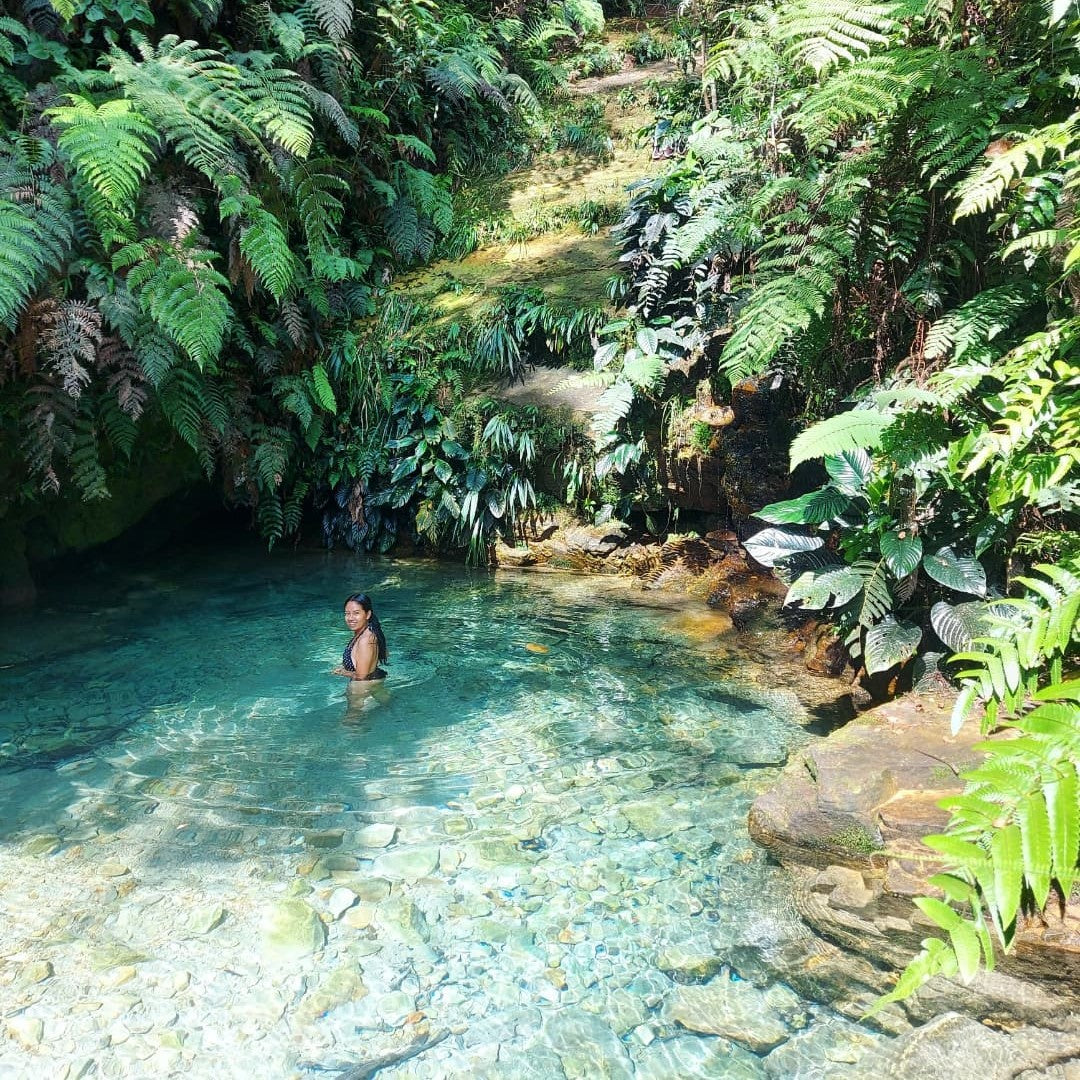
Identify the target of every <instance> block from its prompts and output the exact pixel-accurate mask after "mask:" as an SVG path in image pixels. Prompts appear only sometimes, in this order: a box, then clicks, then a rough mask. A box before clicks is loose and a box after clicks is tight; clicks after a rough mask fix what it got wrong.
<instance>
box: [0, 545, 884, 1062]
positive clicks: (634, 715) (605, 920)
mask: <svg viewBox="0 0 1080 1080" xmlns="http://www.w3.org/2000/svg"><path fill="white" fill-rule="evenodd" d="M360 588H363V589H366V590H368V591H369V592H371V593H372V595H373V596H374V598H375V600H376V605H377V610H378V613H379V615H380V618H381V619H382V621H383V624H384V626H385V628H386V632H387V636H388V638H389V642H390V648H391V662H390V665H389V670H390V673H391V675H390V678H389V680H387V682H386V684H385V685H383V686H381V687H379V688H377V689H376V690H375V692H374V693H372V694H371V695H369V696H367V697H361V698H359V699H353V700H348V699H347V697H346V694H345V689H344V682H343V680H340V679H336V678H334V677H332V676H331V675H330V674H329V670H330V668H331V667H333V666H334V665H335V664H336V663H338V662H339V660H340V655H341V650H342V648H343V647H344V645H345V643H346V641H347V640H348V633H347V631H346V630H345V628H344V625H343V622H342V619H341V613H340V611H341V604H342V601H343V600H344V597H345V596H346V595H347V594H348V593H350V592H353V591H355V590H357V589H360ZM673 603H674V601H672V600H671V599H670V598H662V597H658V596H650V595H647V594H641V593H635V592H633V591H632V590H631V589H630V588H629V586H628V585H627V584H626V583H622V582H618V581H613V580H611V579H588V578H583V577H572V576H562V575H547V574H527V573H525V574H505V575H502V574H500V575H498V576H493V575H490V574H487V573H480V572H469V571H466V570H463V569H461V570H459V569H454V568H452V567H451V568H448V567H446V566H432V565H427V564H423V563H411V562H406V563H401V562H390V561H377V560H371V561H363V560H357V559H355V558H354V557H352V556H346V555H338V554H326V553H299V554H297V553H282V554H279V555H275V556H274V557H269V556H266V555H265V554H263V553H261V552H259V551H258V550H255V549H242V550H233V551H230V552H226V553H224V554H223V553H222V552H221V551H216V552H210V551H208V550H207V551H188V552H187V553H186V554H173V555H170V556H165V557H159V558H158V559H156V560H155V562H154V563H153V564H150V565H148V566H146V567H132V566H128V567H124V568H117V567H110V568H109V569H108V572H107V573H105V572H102V573H101V574H95V575H93V576H90V577H83V578H81V579H78V580H72V581H68V582H54V583H53V586H52V587H51V588H50V590H48V591H46V592H45V594H43V596H42V600H41V603H40V604H39V607H38V609H37V610H36V611H35V612H34V613H33V614H31V615H23V616H21V617H18V618H12V617H5V618H4V620H3V621H2V622H0V642H2V645H0V823H2V824H0V873H2V875H3V880H4V882H5V888H4V891H3V894H2V896H0V916H2V922H0V958H2V959H0V963H2V965H3V966H2V968H0V990H2V991H3V994H4V997H5V999H6V1002H5V1006H4V1016H5V1018H6V1023H7V1032H8V1038H7V1040H5V1041H3V1042H0V1074H2V1075H5V1076H7V1075H12V1076H19V1077H23V1076H25V1077H35V1078H36V1077H42V1076H69V1077H74V1076H140V1077H161V1076H172V1075H176V1076H193V1077H207V1078H214V1080H219V1078H222V1077H232V1076H237V1077H241V1076H243V1077H249V1076H250V1075H251V1071H252V1067H253V1065H254V1066H257V1068H258V1071H257V1074H258V1075H260V1076H265V1077H306V1076H318V1075H322V1076H334V1075H342V1076H348V1075H354V1076H356V1077H359V1076H367V1075H373V1073H372V1072H371V1070H372V1069H373V1068H374V1067H375V1066H376V1065H378V1064H379V1063H380V1062H383V1063H385V1064H384V1065H383V1067H382V1068H381V1070H380V1071H378V1073H377V1075H379V1076H380V1077H432V1078H436V1077H438V1078H441V1077H470V1078H471V1077H487V1076H491V1077H506V1078H516V1077H538V1078H551V1080H560V1078H567V1080H573V1078H576V1077H582V1078H593V1077H632V1076H637V1077H646V1078H656V1080H663V1078H666V1077H671V1078H676V1077H679V1078H681V1077H767V1076H785V1077H790V1076H804V1075H805V1076H807V1077H809V1076H820V1075H825V1073H822V1072H821V1071H820V1067H821V1062H822V1061H825V1060H828V1061H829V1062H830V1063H831V1064H830V1066H829V1067H830V1069H831V1070H832V1071H830V1072H829V1073H828V1075H830V1076H833V1075H836V1076H845V1075H851V1076H855V1075H858V1073H857V1071H852V1072H848V1071H845V1070H847V1069H853V1070H857V1061H858V1059H859V1056H860V1055H861V1053H862V1052H863V1050H864V1049H865V1048H866V1047H868V1046H870V1045H871V1044H872V1043H873V1042H874V1040H875V1039H876V1038H877V1036H875V1035H873V1034H872V1033H870V1032H868V1031H865V1030H864V1029H862V1028H860V1027H858V1026H857V1025H855V1024H852V1023H850V1022H848V1021H845V1020H843V1019H842V1018H840V1017H838V1016H836V1015H834V1014H832V1013H831V1012H830V1011H829V1010H828V1009H827V1008H825V1007H824V1006H822V1005H820V1004H817V1003H814V1002H807V1001H803V1000H801V999H799V998H798V997H797V996H796V995H795V994H794V993H793V992H792V991H791V990H789V989H787V988H786V987H785V986H783V985H782V984H780V983H773V984H771V985H770V984H769V983H768V982H767V978H768V976H767V974H763V973H767V972H768V965H767V964H765V963H763V962H762V963H757V962H755V963H751V964H748V963H747V957H750V956H752V957H756V958H758V959H759V960H760V959H762V958H767V956H768V955H769V954H770V952H772V951H775V950H778V949H781V948H782V947H784V946H785V945H786V944H789V943H790V942H792V941H793V940H797V939H799V938H800V937H803V936H805V934H806V931H805V930H804V929H803V928H802V927H801V926H800V925H799V924H798V922H797V920H796V919H795V917H794V915H793V913H792V912H791V909H790V904H789V902H788V899H787V893H786V891H785V885H786V883H785V880H784V877H783V874H782V872H781V871H780V870H778V869H776V868H772V867H770V866H768V865H767V864H766V862H765V860H764V858H763V856H762V855H761V853H760V852H759V851H757V850H756V849H755V848H754V846H753V844H752V843H751V842H750V841H749V839H748V837H747V835H746V830H745V818H746V812H747V809H748V807H749V804H750V802H751V801H752V799H753V798H754V796H755V795H756V794H757V793H758V792H759V791H760V790H762V788H763V787H764V786H765V785H767V784H768V783H769V782H770V781H771V779H772V778H773V777H774V776H775V772H776V768H777V767H778V766H779V765H780V764H782V763H783V762H784V761H785V760H786V757H787V755H788V753H789V752H790V751H791V750H792V748H794V747H797V746H799V745H801V744H802V743H804V742H805V741H806V740H807V739H808V738H809V737H810V736H809V735H808V734H807V732H806V730H805V726H804V724H805V720H806V717H805V715H804V713H803V710H802V709H801V707H800V706H799V704H798V699H797V698H796V697H795V695H793V694H792V693H791V692H790V691H789V690H785V689H784V688H783V687H780V686H764V687H763V686H762V685H760V679H759V681H758V682H754V681H753V680H751V679H750V678H749V677H748V673H749V672H751V671H756V672H757V674H758V675H759V676H760V673H761V672H762V671H763V670H766V669H767V663H763V662H761V658H760V657H759V658H758V663H757V665H756V668H755V667H754V662H753V658H752V656H751V655H750V654H748V653H747V651H746V650H745V649H742V648H732V647H731V646H728V645H722V643H721V640H720V639H718V638H717V637H716V634H717V633H718V631H719V630H720V628H721V625H722V624H721V623H720V621H719V620H717V621H716V622H715V625H712V624H710V623H709V619H710V618H711V616H709V615H708V614H707V612H705V611H704V610H703V608H702V606H701V605H697V606H696V607H694V608H692V609H680V610H674V611H673V610H672V604H673ZM725 640H726V639H725ZM826 1050H829V1051H830V1052H829V1053H828V1055H827V1056H823V1054H825V1051H826ZM845 1063H847V1064H845ZM350 1068H352V1069H354V1072H353V1073H352V1074H350V1073H349V1072H348V1070H349V1069H350ZM365 1069H366V1070H367V1071H364V1070H365ZM65 1070H66V1071H65ZM342 1070H343V1071H342ZM356 1070H359V1071H356Z"/></svg>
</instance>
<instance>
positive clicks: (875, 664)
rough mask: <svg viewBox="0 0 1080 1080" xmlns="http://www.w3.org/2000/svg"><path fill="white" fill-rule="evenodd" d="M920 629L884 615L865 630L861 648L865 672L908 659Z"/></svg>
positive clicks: (913, 651)
mask: <svg viewBox="0 0 1080 1080" xmlns="http://www.w3.org/2000/svg"><path fill="white" fill-rule="evenodd" d="M920 641H922V631H921V630H920V629H919V628H918V627H917V626H904V625H902V624H901V623H898V622H897V621H896V620H895V619H894V618H893V617H892V616H891V615H888V616H886V617H885V618H884V619H882V620H881V622H879V623H878V624H877V626H871V627H870V629H869V630H867V631H866V643H865V645H864V646H863V650H864V653H865V657H866V673H867V674H868V675H874V674H876V673H877V672H879V671H888V670H889V668H891V667H895V666H896V665H897V664H902V663H904V661H905V660H910V659H911V658H912V657H913V656H914V655H915V651H916V649H918V647H919V642H920Z"/></svg>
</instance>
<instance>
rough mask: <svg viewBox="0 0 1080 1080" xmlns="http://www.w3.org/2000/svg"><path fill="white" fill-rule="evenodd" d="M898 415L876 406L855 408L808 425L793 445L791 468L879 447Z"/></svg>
mask: <svg viewBox="0 0 1080 1080" xmlns="http://www.w3.org/2000/svg"><path fill="white" fill-rule="evenodd" d="M894 420H895V417H894V416H892V415H889V414H886V413H880V412H877V411H876V410H873V409H851V410H849V411H848V412H843V413H839V414H838V415H837V416H831V417H829V419H828V420H822V421H820V422H819V423H817V424H814V425H812V426H811V427H809V428H807V429H806V431H803V432H801V433H800V434H799V435H797V436H796V437H795V439H794V440H793V441H792V444H791V468H792V469H794V468H795V467H796V466H797V465H799V464H801V463H802V462H804V461H812V460H813V459H814V458H820V457H827V456H834V455H837V454H844V453H852V452H855V451H859V450H875V449H876V448H877V447H878V446H880V445H881V436H882V434H883V433H884V432H885V431H886V430H887V429H888V428H889V427H890V426H891V425H892V423H893V421H894Z"/></svg>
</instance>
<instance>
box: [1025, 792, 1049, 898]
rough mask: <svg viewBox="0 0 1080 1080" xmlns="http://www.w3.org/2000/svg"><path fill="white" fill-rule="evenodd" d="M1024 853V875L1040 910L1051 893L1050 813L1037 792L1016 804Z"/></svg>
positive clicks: (1042, 797) (1040, 794) (1041, 794)
mask: <svg viewBox="0 0 1080 1080" xmlns="http://www.w3.org/2000/svg"><path fill="white" fill-rule="evenodd" d="M1016 819H1017V821H1018V822H1019V824H1020V840H1021V846H1022V848H1023V856H1024V876H1025V877H1026V878H1027V881H1028V885H1030V886H1031V893H1032V896H1034V898H1035V905H1036V907H1038V908H1039V909H1040V910H1041V909H1042V908H1043V906H1044V905H1045V904H1046V898H1047V897H1048V896H1049V895H1050V870H1051V866H1050V815H1049V814H1048V813H1047V810H1046V798H1045V797H1044V795H1043V793H1042V792H1041V791H1036V792H1034V793H1033V794H1031V795H1029V796H1028V797H1027V798H1026V799H1022V800H1021V801H1020V802H1019V803H1018V804H1017V807H1016Z"/></svg>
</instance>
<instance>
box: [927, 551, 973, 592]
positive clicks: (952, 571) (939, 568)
mask: <svg viewBox="0 0 1080 1080" xmlns="http://www.w3.org/2000/svg"><path fill="white" fill-rule="evenodd" d="M923 569H924V570H925V571H926V572H927V574H929V576H930V577H932V578H933V579H934V580H935V581H936V582H937V583H938V584H939V585H944V586H945V587H946V588H949V589H953V590H955V591H956V592H963V593H974V594H975V595H976V596H985V595H986V571H984V570H983V568H982V566H980V565H979V563H978V562H977V561H976V560H975V559H971V558H967V557H966V556H962V555H957V554H956V552H955V551H953V549H952V548H950V547H943V548H941V549H940V550H939V551H938V553H937V554H936V555H927V556H925V557H924V558H923Z"/></svg>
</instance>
